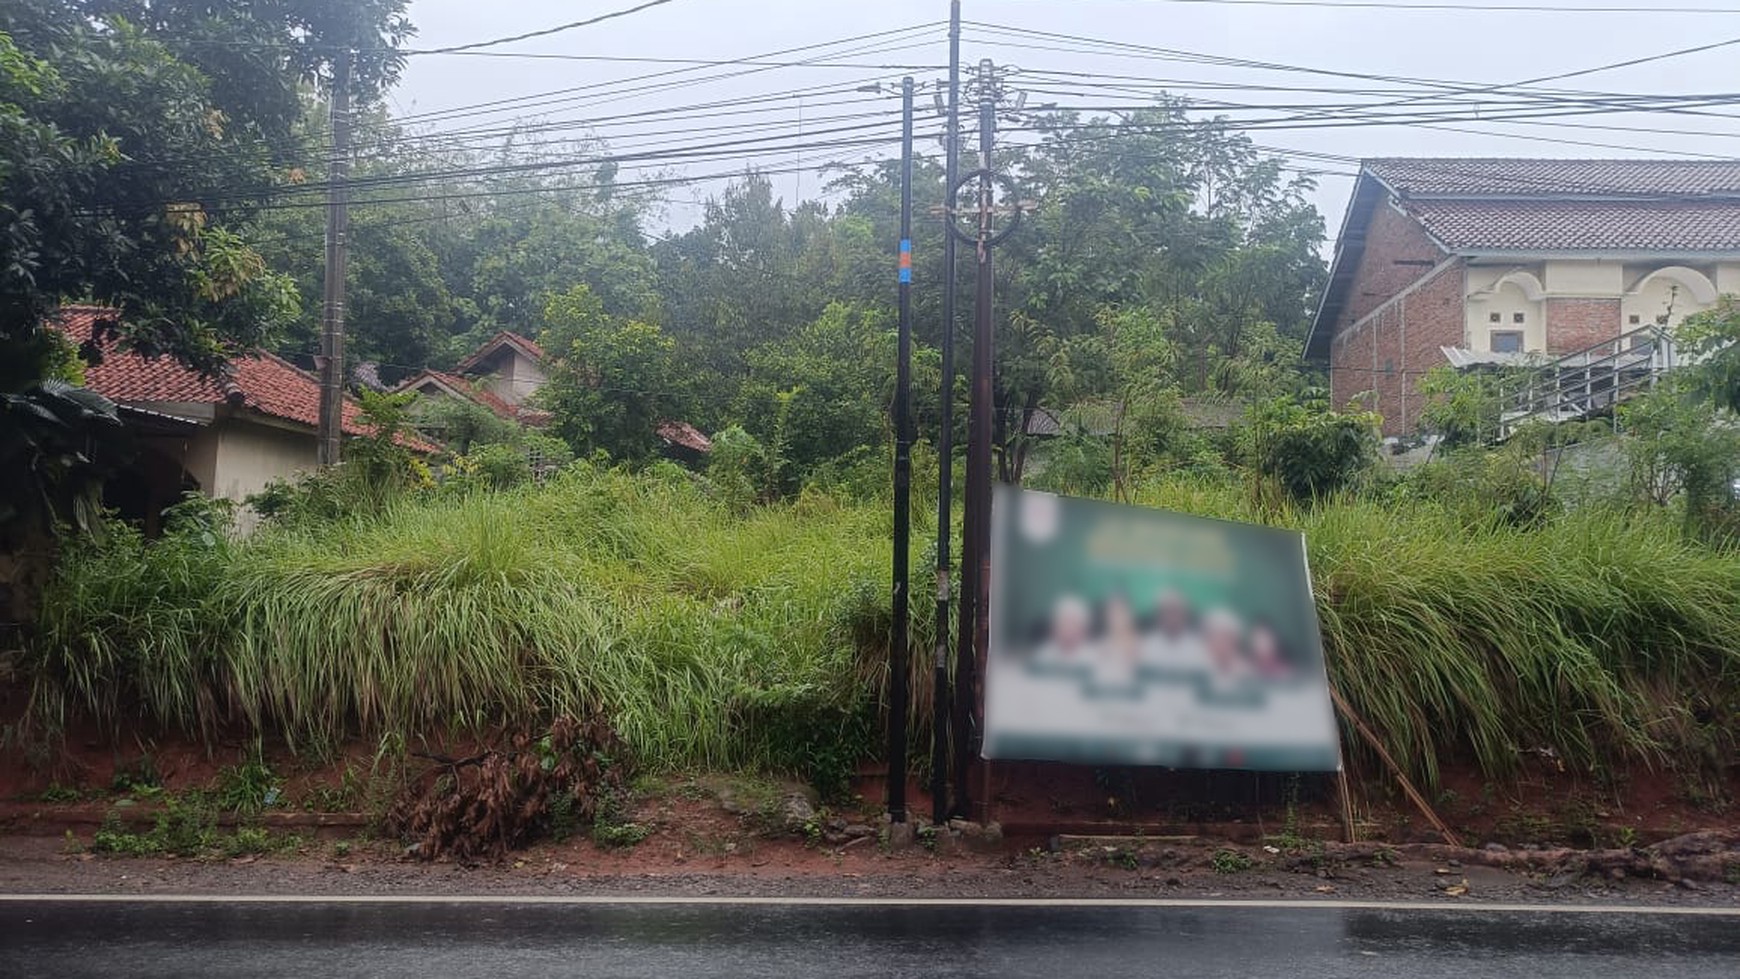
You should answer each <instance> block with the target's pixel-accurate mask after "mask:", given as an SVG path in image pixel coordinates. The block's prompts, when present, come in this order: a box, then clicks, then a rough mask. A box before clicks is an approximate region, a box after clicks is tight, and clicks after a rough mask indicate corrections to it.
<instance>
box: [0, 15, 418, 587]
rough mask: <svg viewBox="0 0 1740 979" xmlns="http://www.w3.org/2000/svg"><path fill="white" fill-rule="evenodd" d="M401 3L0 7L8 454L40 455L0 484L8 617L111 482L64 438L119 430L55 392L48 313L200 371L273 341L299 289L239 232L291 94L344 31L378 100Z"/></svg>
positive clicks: (3, 427)
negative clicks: (96, 482) (69, 520)
mask: <svg viewBox="0 0 1740 979" xmlns="http://www.w3.org/2000/svg"><path fill="white" fill-rule="evenodd" d="M402 8H403V0H364V2H361V3H351V2H344V0H277V2H261V3H253V4H241V5H212V4H208V3H196V2H175V0H11V2H9V3H7V4H6V5H5V6H3V7H0V383H3V386H0V394H4V395H7V396H8V399H7V410H6V411H5V412H4V413H3V414H0V447H4V448H3V449H0V454H3V455H5V456H7V457H9V458H18V453H20V452H22V453H24V456H25V457H26V459H27V463H28V464H26V465H24V466H23V467H22V471H23V478H18V479H8V480H6V481H5V483H4V486H3V488H0V555H5V556H6V558H7V560H6V561H5V562H3V566H0V590H3V591H4V592H5V593H6V594H7V595H8V596H9V600H8V601H7V605H8V606H9V607H8V608H5V609H0V615H4V616H5V617H6V618H9V619H13V620H17V619H21V618H24V617H26V616H27V615H28V614H29V613H30V607H31V605H32V604H33V596H34V593H35V591H36V586H37V584H39V583H40V580H41V574H42V569H43V566H44V564H45V563H46V562H47V561H48V560H50V559H51V557H52V554H53V546H52V529H53V527H54V524H55V521H56V520H59V519H65V517H66V516H67V513H66V510H65V508H64V506H62V505H61V503H62V502H65V501H77V500H80V499H85V498H87V497H88V492H89V486H90V482H91V481H92V480H93V479H96V478H99V477H100V475H101V473H100V469H101V467H100V466H97V465H95V458H96V454H95V453H93V452H90V451H83V452H74V453H73V454H72V455H71V456H68V455H67V453H66V452H65V451H62V448H57V446H60V447H64V446H67V445H71V446H78V445H79V444H80V443H81V440H84V441H87V442H91V441H93V440H96V439H98V438H100V437H102V436H103V435H104V433H106V432H109V431H112V430H113V429H114V428H115V427H117V426H116V423H115V416H114V414H113V411H112V406H110V407H107V408H105V407H104V404H105V403H103V402H101V399H89V398H83V397H82V396H79V395H77V394H74V393H72V392H66V391H61V390H58V389H54V388H51V387H50V386H48V385H45V384H43V383H42V382H43V381H44V379H45V378H47V377H49V376H50V375H51V374H53V373H54V372H55V371H56V370H57V364H58V363H59V362H60V354H59V351H58V345H57V343H56V342H55V341H54V340H53V339H52V338H51V337H49V336H48V335H47V334H48V332H49V320H50V318H51V317H52V315H53V314H54V313H55V312H56V311H57V310H58V309H59V308H60V307H61V306H62V305H63V304H64V303H66V302H68V301H75V300H82V301H94V302H97V303H101V304H104V305H106V306H109V307H111V308H113V309H114V310H115V311H116V312H115V316H114V317H113V318H112V319H110V320H108V321H105V322H102V323H99V324H98V331H99V332H100V333H102V334H105V335H108V334H114V335H118V336H119V337H120V338H121V340H122V341H123V342H125V343H127V344H129V345H131V346H133V347H135V348H137V349H139V350H142V351H144V352H146V353H150V354H166V355H169V356H172V357H176V358H178V359H180V360H182V361H185V362H187V363H189V364H193V365H196V366H200V367H204V368H215V367H216V366H217V365H218V364H219V363H221V362H222V361H223V360H224V358H225V357H226V355H227V354H228V353H229V352H231V351H232V350H233V349H235V348H236V347H238V346H257V345H259V344H261V343H263V342H265V341H266V340H268V339H269V337H270V336H271V334H272V332H273V331H274V329H275V328H276V327H277V326H279V325H280V324H281V323H282V322H284V320H285V319H286V318H287V317H288V316H289V315H290V314H291V312H292V311H293V308H294V292H293V288H292V284H291V283H290V282H289V281H288V280H287V279H285V278H284V277H282V276H279V275H275V274H273V273H272V272H271V271H270V270H269V269H268V268H267V266H266V263H265V261H264V260H263V259H262V258H261V256H260V255H259V254H258V253H256V252H255V251H254V250H253V249H251V248H250V247H249V246H248V245H247V243H246V241H245V240H244V239H243V238H242V236H241V235H240V234H239V233H238V232H237V230H236V229H238V228H240V227H243V226H244V225H245V222H246V220H247V218H248V216H249V215H250V214H251V213H252V212H253V211H254V210H255V209H256V208H257V206H258V205H259V204H260V203H261V202H262V201H263V200H264V199H265V198H267V197H268V196H269V195H270V194H272V193H273V192H274V189H275V188H276V187H278V186H279V185H281V184H283V183H284V182H285V181H286V179H287V173H286V170H285V166H284V164H285V161H286V158H287V157H289V156H293V155H294V147H292V146H290V145H289V144H290V137H291V135H292V134H291V132H290V131H289V128H288V127H289V125H290V122H291V120H292V119H293V118H294V117H295V116H296V114H297V113H298V111H299V105H298V104H297V99H296V92H297V87H298V86H299V85H301V84H303V83H305V82H307V81H309V80H312V79H313V78H314V77H315V76H317V75H319V74H320V66H321V65H323V64H328V63H329V61H330V56H331V52H332V51H333V50H334V47H333V45H334V40H335V39H336V38H342V39H343V41H344V42H345V43H351V44H356V45H358V46H359V47H366V48H367V50H368V51H369V52H370V53H369V54H368V55H367V56H365V57H363V58H362V59H361V61H362V63H361V64H360V65H359V66H358V68H359V76H360V77H359V81H360V82H361V86H362V88H363V91H364V93H365V94H366V93H367V92H368V91H369V89H370V86H374V85H379V84H383V83H385V82H386V81H388V80H390V78H391V76H392V74H393V72H395V71H396V70H397V64H398V59H397V55H396V54H394V53H393V45H394V44H396V43H397V40H398V39H400V38H401V37H403V35H404V31H405V29H406V28H405V25H404V23H403V19H402V17H400V16H399V11H400V10H402ZM262 50H265V51H270V52H273V53H271V54H267V55H262V54H261V53H260V52H261V51H262ZM36 409H42V410H36ZM57 426H60V427H65V426H84V427H85V429H86V431H84V432H82V433H81V432H77V431H74V432H70V433H67V432H58V433H57V431H56V427H57ZM20 447H25V448H20ZM31 447H34V448H31ZM30 459H34V460H35V461H34V462H28V460H30ZM18 555H24V556H25V557H23V558H19V557H17V556H18Z"/></svg>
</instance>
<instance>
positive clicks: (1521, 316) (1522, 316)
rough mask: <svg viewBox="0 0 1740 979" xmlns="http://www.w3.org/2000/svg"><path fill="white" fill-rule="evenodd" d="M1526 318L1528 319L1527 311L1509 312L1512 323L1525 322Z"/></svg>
mask: <svg viewBox="0 0 1740 979" xmlns="http://www.w3.org/2000/svg"><path fill="white" fill-rule="evenodd" d="M1527 320H1528V314H1527V313H1512V314H1510V321H1511V322H1512V323H1522V322H1526V321H1527Z"/></svg>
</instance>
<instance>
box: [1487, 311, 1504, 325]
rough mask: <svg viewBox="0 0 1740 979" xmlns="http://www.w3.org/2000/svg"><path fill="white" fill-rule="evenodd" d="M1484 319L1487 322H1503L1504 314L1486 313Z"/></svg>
mask: <svg viewBox="0 0 1740 979" xmlns="http://www.w3.org/2000/svg"><path fill="white" fill-rule="evenodd" d="M1486 321H1487V322H1488V323H1503V322H1504V314H1503V313H1488V314H1487V315H1486Z"/></svg>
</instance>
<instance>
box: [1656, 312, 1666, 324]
mask: <svg viewBox="0 0 1740 979" xmlns="http://www.w3.org/2000/svg"><path fill="white" fill-rule="evenodd" d="M1655 325H1656V326H1666V325H1668V314H1666V313H1663V314H1661V315H1660V316H1657V317H1656V318H1655Z"/></svg>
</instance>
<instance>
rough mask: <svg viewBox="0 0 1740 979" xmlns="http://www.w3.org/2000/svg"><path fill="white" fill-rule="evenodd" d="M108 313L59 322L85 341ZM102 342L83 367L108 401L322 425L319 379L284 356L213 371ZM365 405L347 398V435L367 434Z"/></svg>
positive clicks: (94, 310) (254, 358) (71, 314)
mask: <svg viewBox="0 0 1740 979" xmlns="http://www.w3.org/2000/svg"><path fill="white" fill-rule="evenodd" d="M109 315H112V313H111V312H110V311H109V310H106V309H103V308H101V307H96V306H68V307H66V308H65V309H64V310H62V311H61V315H60V317H59V318H58V320H57V321H56V325H58V326H59V328H60V329H61V330H62V332H64V333H65V334H66V335H67V336H68V337H69V338H71V339H72V340H73V341H74V342H76V343H80V344H83V343H85V342H87V341H89V340H90V339H91V333H92V330H93V328H94V327H95V325H96V323H97V321H98V320H99V319H101V318H103V317H105V316H109ZM101 348H102V353H103V357H102V363H100V364H96V365H94V366H91V367H88V368H87V369H86V370H85V386H86V387H89V388H90V389H91V390H93V391H95V392H97V393H98V394H101V395H102V396H103V397H105V398H108V399H109V400H110V401H114V402H117V403H121V404H133V405H137V404H146V403H153V402H171V403H175V402H179V403H185V404H209V405H223V404H228V405H231V406H234V407H246V408H251V409H253V410H254V411H257V412H259V413H260V414H262V415H269V416H271V417H273V418H279V419H283V420H285V421H292V422H298V423H300V424H303V425H306V426H308V427H309V428H310V429H314V428H317V427H318V426H319V418H320V381H319V380H318V379H316V378H315V377H314V375H312V374H310V373H308V372H307V371H304V370H302V369H301V368H299V367H297V366H296V365H294V364H292V363H290V362H289V361H287V360H284V359H283V358H281V357H277V356H274V355H272V354H266V353H259V354H248V355H244V356H240V357H236V358H234V359H233V360H231V361H230V365H229V370H228V372H227V373H226V374H221V375H217V376H209V375H205V374H201V373H200V372H199V371H196V370H194V369H193V368H191V367H188V366H186V365H184V364H182V363H179V362H178V361H175V360H173V359H171V358H168V357H146V356H143V355H141V354H138V353H135V352H133V351H130V350H125V349H122V348H121V347H120V346H119V345H118V344H117V343H116V342H115V341H114V340H112V339H108V338H105V339H104V341H103V342H102V344H101ZM361 411H362V409H361V408H360V407H359V406H358V405H357V404H356V402H354V401H352V400H351V399H349V398H346V399H345V402H344V433H345V434H346V435H367V434H369V431H370V429H369V427H368V426H367V425H365V424H363V423H362V421H361V420H360V419H359V417H358V416H359V415H360V413H361ZM412 442H415V444H414V445H412V446H411V447H413V448H416V449H418V450H419V451H432V450H433V449H434V448H435V447H434V446H432V445H429V444H428V443H425V442H422V441H420V440H407V444H408V445H411V443H412Z"/></svg>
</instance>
